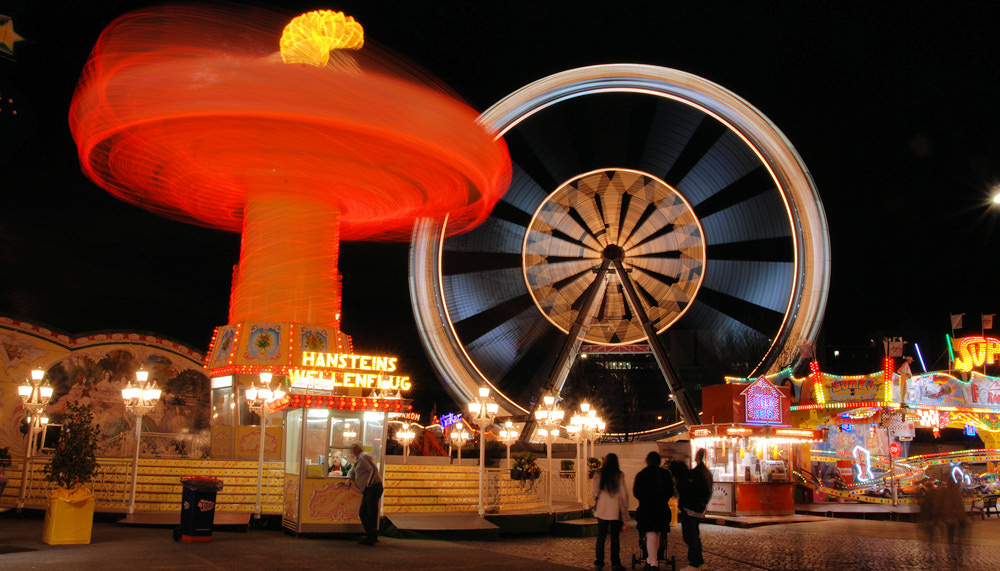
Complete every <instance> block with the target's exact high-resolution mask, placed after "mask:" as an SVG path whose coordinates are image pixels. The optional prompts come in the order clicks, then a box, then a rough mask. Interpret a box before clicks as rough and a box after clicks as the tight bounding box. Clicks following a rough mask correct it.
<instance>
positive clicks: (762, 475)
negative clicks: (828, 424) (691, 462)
mask: <svg viewBox="0 0 1000 571" xmlns="http://www.w3.org/2000/svg"><path fill="white" fill-rule="evenodd" d="M790 398H791V391H790V389H789V388H788V387H779V386H775V385H774V384H773V383H771V381H769V380H768V379H766V378H763V377H761V378H759V379H756V380H754V381H751V382H748V383H727V384H724V385H715V386H708V387H704V388H703V389H702V403H703V409H702V419H703V420H708V421H709V422H710V424H705V425H701V426H693V427H691V430H690V436H691V446H692V456H693V452H694V451H696V450H697V449H698V448H704V449H705V452H706V457H705V465H706V466H707V467H708V468H709V470H711V471H712V478H713V482H714V484H713V488H714V489H713V494H712V500H711V502H710V503H709V506H708V511H709V512H711V513H717V514H724V515H784V514H792V513H795V507H794V482H793V481H792V478H791V471H792V468H793V466H795V465H797V464H798V462H799V457H800V455H801V454H802V450H803V446H802V445H803V444H804V443H808V442H815V441H818V440H821V439H822V438H823V433H822V431H821V430H812V429H802V428H794V427H792V425H791V414H790ZM805 453H806V455H808V446H805Z"/></svg>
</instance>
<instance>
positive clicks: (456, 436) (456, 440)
mask: <svg viewBox="0 0 1000 571" xmlns="http://www.w3.org/2000/svg"><path fill="white" fill-rule="evenodd" d="M463 428H464V427H463V426H462V423H461V422H457V423H455V424H453V425H452V427H451V443H452V445H453V446H455V447H456V448H458V463H459V464H461V463H462V447H463V446H465V443H466V442H468V441H469V433H468V432H467V431H465V430H463Z"/></svg>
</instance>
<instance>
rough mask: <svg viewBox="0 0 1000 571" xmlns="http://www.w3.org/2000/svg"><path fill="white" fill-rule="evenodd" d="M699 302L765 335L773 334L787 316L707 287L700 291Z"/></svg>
mask: <svg viewBox="0 0 1000 571" xmlns="http://www.w3.org/2000/svg"><path fill="white" fill-rule="evenodd" d="M697 303H701V304H705V305H706V306H708V307H710V308H712V309H714V310H715V311H718V312H719V313H721V314H723V315H726V316H728V317H730V318H732V319H733V320H735V321H738V322H739V323H742V324H743V325H746V326H747V327H749V328H751V329H753V330H754V331H757V332H759V333H760V334H762V335H764V336H769V335H772V332H773V331H776V330H777V329H778V328H779V327H780V326H781V322H782V321H783V320H784V318H785V316H784V315H783V314H782V313H780V312H777V311H774V310H773V309H770V308H767V307H762V306H760V305H757V304H755V303H753V302H750V301H747V300H745V299H741V298H738V297H734V296H731V295H728V294H725V293H722V292H719V291H715V290H713V289H710V288H707V287H702V288H701V290H699V291H698V299H697Z"/></svg>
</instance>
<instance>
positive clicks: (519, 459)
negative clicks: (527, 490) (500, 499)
mask: <svg viewBox="0 0 1000 571" xmlns="http://www.w3.org/2000/svg"><path fill="white" fill-rule="evenodd" d="M541 475H542V469H541V468H539V467H538V464H537V463H536V462H535V455H534V454H532V453H530V452H518V453H517V454H514V455H513V456H511V467H510V479H511V480H537V479H538V477H539V476H541Z"/></svg>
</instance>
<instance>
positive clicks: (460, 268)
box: [441, 251, 521, 276]
mask: <svg viewBox="0 0 1000 571" xmlns="http://www.w3.org/2000/svg"><path fill="white" fill-rule="evenodd" d="M520 268H521V256H520V255H518V254H507V253H503V252H466V251H452V252H449V254H448V257H447V258H445V259H444V260H443V261H442V263H441V274H442V275H445V276H453V275H459V274H474V273H479V272H486V271H497V270H509V269H520Z"/></svg>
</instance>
